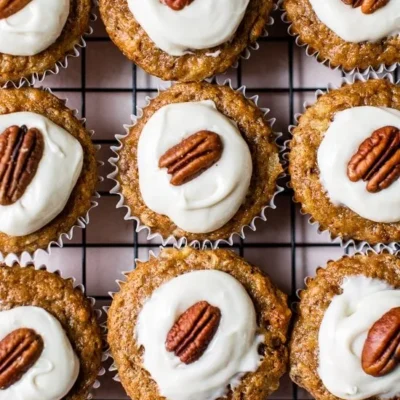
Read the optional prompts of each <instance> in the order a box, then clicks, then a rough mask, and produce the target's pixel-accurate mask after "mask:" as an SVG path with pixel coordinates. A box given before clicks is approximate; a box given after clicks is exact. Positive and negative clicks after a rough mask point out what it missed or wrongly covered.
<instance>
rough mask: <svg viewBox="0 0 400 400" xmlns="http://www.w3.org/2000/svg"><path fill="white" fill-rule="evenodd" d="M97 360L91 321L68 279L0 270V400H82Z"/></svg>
mask: <svg viewBox="0 0 400 400" xmlns="http://www.w3.org/2000/svg"><path fill="white" fill-rule="evenodd" d="M101 358H102V337H101V331H100V328H99V325H98V323H97V318H96V316H95V313H94V311H93V310H92V308H91V305H90V303H89V301H88V300H87V299H86V298H85V296H84V295H83V293H82V291H81V290H79V289H78V288H74V286H73V281H72V279H68V280H64V279H62V278H61V277H60V276H58V275H56V274H51V273H50V272H47V271H45V270H35V269H34V268H33V266H29V267H25V268H21V267H20V266H19V265H16V264H15V265H14V266H12V267H7V266H5V265H0V399H1V400H10V399H23V400H55V399H64V400H85V399H87V398H88V396H89V393H90V391H91V388H92V386H93V384H94V383H95V381H96V377H97V375H98V373H99V372H100V368H101Z"/></svg>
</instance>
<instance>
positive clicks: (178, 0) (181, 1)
mask: <svg viewBox="0 0 400 400" xmlns="http://www.w3.org/2000/svg"><path fill="white" fill-rule="evenodd" d="M160 1H161V3H163V4H165V5H166V6H168V7H169V8H171V9H172V10H174V11H180V10H183V9H184V8H185V7H186V6H188V5H189V4H190V3H192V2H193V0H160Z"/></svg>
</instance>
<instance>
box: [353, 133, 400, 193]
mask: <svg viewBox="0 0 400 400" xmlns="http://www.w3.org/2000/svg"><path fill="white" fill-rule="evenodd" d="M347 176H348V177H349V179H350V180H351V181H352V182H358V181H359V180H360V179H363V180H364V181H366V182H368V183H367V190H368V191H369V192H371V193H376V192H379V191H381V190H383V189H386V188H388V187H389V186H390V185H391V184H392V183H393V182H395V181H396V180H397V179H398V178H399V177H400V130H399V129H397V128H395V127H394V126H385V127H383V128H380V129H378V130H376V131H375V132H374V133H373V134H372V136H371V137H369V138H368V139H366V140H365V141H364V142H363V143H361V145H360V147H359V148H358V151H357V153H356V154H355V155H354V156H353V157H352V158H351V160H350V162H349V164H348V166H347Z"/></svg>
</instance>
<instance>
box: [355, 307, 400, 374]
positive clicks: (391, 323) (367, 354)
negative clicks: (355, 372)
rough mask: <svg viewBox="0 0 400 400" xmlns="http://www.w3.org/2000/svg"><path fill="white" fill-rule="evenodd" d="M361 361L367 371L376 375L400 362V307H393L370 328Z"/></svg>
mask: <svg viewBox="0 0 400 400" xmlns="http://www.w3.org/2000/svg"><path fill="white" fill-rule="evenodd" d="M361 362H362V367H363V370H364V371H365V373H367V374H368V375H372V376H375V377H379V376H383V375H386V374H388V373H390V372H391V371H393V369H394V368H395V367H396V366H397V364H398V363H400V307H397V308H392V309H391V310H390V311H389V312H387V313H386V314H385V315H384V316H383V317H382V318H381V319H379V320H378V321H376V322H375V324H374V325H373V326H372V328H371V329H370V330H369V332H368V337H367V340H366V341H365V344H364V348H363V352H362V357H361Z"/></svg>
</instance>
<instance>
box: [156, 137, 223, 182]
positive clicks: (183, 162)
mask: <svg viewBox="0 0 400 400" xmlns="http://www.w3.org/2000/svg"><path fill="white" fill-rule="evenodd" d="M221 155H222V141H221V138H220V137H219V135H217V134H216V133H214V132H210V131H200V132H197V133H195V134H194V135H191V136H189V137H188V138H187V139H185V140H183V141H182V142H181V143H179V144H177V145H176V146H174V147H171V148H170V149H169V150H168V151H167V152H165V153H164V154H163V155H162V156H161V158H160V161H159V163H158V166H159V167H160V168H168V173H169V174H171V175H172V178H171V184H172V185H174V186H180V185H183V184H184V183H187V182H189V181H191V180H192V179H194V178H196V177H197V176H199V175H200V174H202V173H203V172H204V171H205V170H207V169H208V168H210V167H211V166H212V165H213V164H215V163H216V162H217V161H218V160H219V159H220V158H221Z"/></svg>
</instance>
